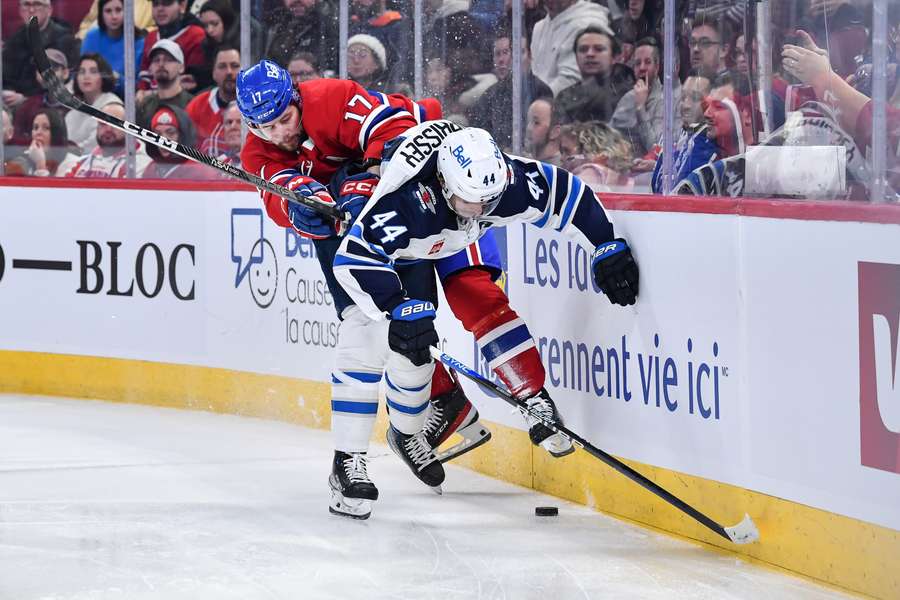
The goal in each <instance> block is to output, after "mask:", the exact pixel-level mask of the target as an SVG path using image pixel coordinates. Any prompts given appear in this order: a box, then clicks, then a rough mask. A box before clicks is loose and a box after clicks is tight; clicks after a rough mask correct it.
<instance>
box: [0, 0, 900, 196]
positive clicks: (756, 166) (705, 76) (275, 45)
mask: <svg viewBox="0 0 900 600" xmlns="http://www.w3.org/2000/svg"><path fill="white" fill-rule="evenodd" d="M244 1H246V2H249V4H250V14H251V17H250V18H249V19H245V20H244V21H243V23H244V25H245V27H247V28H249V30H250V35H249V38H250V45H249V54H250V56H242V55H241V33H242V31H241V25H242V20H241V19H240V9H241V6H240V4H241V1H240V0H134V13H133V19H134V39H135V43H134V57H135V58H134V72H135V73H136V76H135V78H134V80H133V81H132V82H130V83H129V82H127V81H126V77H125V35H124V28H125V18H124V11H125V5H124V0H2V30H0V34H2V35H0V38H2V45H3V74H2V113H3V114H2V119H3V121H2V132H3V135H2V152H3V161H2V168H3V171H4V174H5V175H18V176H34V177H47V176H53V177H124V176H126V173H127V169H126V163H127V161H128V156H127V155H128V153H129V152H127V150H128V145H129V144H130V145H132V146H133V152H132V154H133V159H132V160H133V161H134V166H133V170H134V173H135V175H136V176H138V177H147V178H177V179H212V178H217V177H218V176H219V175H218V173H217V172H216V171H214V170H212V169H209V168H207V167H204V166H200V165H197V164H194V163H191V162H189V161H187V162H186V161H184V160H183V159H181V158H180V157H178V156H175V155H172V154H170V153H168V152H166V151H165V150H160V149H159V148H156V147H153V146H149V145H148V146H146V147H145V146H144V145H143V144H142V143H140V142H138V141H136V140H135V139H134V138H126V136H125V135H124V134H123V133H122V132H119V131H117V130H115V129H113V128H112V127H109V126H107V125H104V124H98V123H97V122H96V121H95V120H94V119H92V118H90V117H87V116H85V115H83V114H81V113H78V112H74V111H67V109H66V108H65V107H63V106H60V105H59V104H57V103H55V102H54V101H53V99H52V98H50V97H48V95H47V94H46V93H45V91H44V89H43V87H42V86H41V81H40V75H39V74H37V73H36V68H35V65H34V62H33V60H32V59H31V57H30V52H29V50H28V46H27V43H26V40H25V33H24V25H23V24H24V22H25V21H26V20H27V19H29V18H31V17H32V16H34V17H36V18H37V19H38V22H39V24H40V27H41V31H42V37H43V41H44V46H45V47H46V48H47V55H48V57H49V59H50V61H51V63H52V64H53V68H54V71H55V73H56V74H57V76H58V77H59V78H60V79H62V80H65V81H66V82H67V85H68V86H69V88H70V89H71V90H72V91H73V93H74V94H75V95H76V96H77V97H79V98H80V99H82V100H83V101H84V102H86V103H88V104H91V105H93V106H95V107H96V108H98V109H100V110H103V111H104V112H107V113H109V114H112V115H115V116H117V117H119V118H125V115H126V106H125V97H126V94H125V91H126V87H130V89H132V90H134V92H135V93H134V116H135V120H136V122H137V123H139V124H140V125H142V126H144V127H147V128H151V129H153V130H154V131H156V132H157V133H160V134H162V135H165V136H166V137H169V138H171V139H175V140H178V141H180V142H182V143H184V144H188V145H192V146H196V147H198V148H200V149H201V150H202V151H203V152H206V153H208V154H211V155H214V156H217V157H219V158H220V159H221V160H226V161H230V162H232V163H239V157H238V155H239V151H240V148H241V144H242V141H243V135H244V133H243V132H242V124H241V119H240V114H239V112H238V110H237V108H236V105H235V103H234V100H235V78H236V76H237V74H238V71H239V70H240V68H241V66H242V65H249V64H252V63H254V62H256V61H258V60H259V59H261V58H269V59H271V60H274V61H276V62H278V63H280V64H281V65H283V66H284V67H286V68H287V69H288V70H289V72H290V73H291V76H292V77H293V78H294V80H295V81H297V82H301V81H305V80H309V79H314V78H320V77H339V76H340V75H341V71H345V76H346V77H347V78H350V79H353V80H355V81H357V82H359V83H360V84H361V85H363V86H364V87H366V88H367V89H373V90H378V91H383V92H386V93H391V92H400V93H403V94H406V95H408V96H410V97H414V98H415V97H417V96H429V97H436V98H438V99H439V100H440V101H441V102H442V104H443V107H444V115H445V117H447V118H450V119H453V120H455V121H457V122H459V123H460V124H464V125H473V126H478V127H483V128H485V129H487V130H489V131H490V132H491V133H492V134H493V135H494V137H495V138H496V139H497V141H498V143H500V144H501V145H502V146H503V147H504V149H505V150H507V151H510V152H514V153H517V154H522V155H525V156H530V157H534V158H537V159H540V160H543V161H546V162H550V163H553V164H556V165H560V166H563V167H565V168H567V169H569V170H571V171H574V172H575V173H576V174H578V175H579V176H580V177H582V178H583V179H584V180H585V181H586V182H587V183H588V184H590V185H591V186H592V187H593V188H594V189H596V190H598V191H616V192H627V193H651V192H652V193H663V192H667V191H673V192H674V193H677V194H683V195H684V194H694V195H714V196H756V197H785V198H819V199H848V200H872V201H878V202H882V201H895V200H896V199H897V194H896V190H900V164H898V154H900V147H898V145H900V86H898V85H897V76H896V72H897V57H898V45H900V2H897V1H895V0H890V1H888V2H885V3H883V5H886V7H887V10H886V11H885V12H883V13H882V12H880V11H879V10H876V9H873V2H872V0H786V1H779V2H771V3H769V2H758V1H756V0H675V1H674V3H673V6H674V10H672V8H671V7H670V9H669V10H670V12H669V14H673V15H674V18H673V21H674V25H673V29H674V40H675V42H674V45H672V47H668V48H667V47H666V45H665V44H664V40H665V36H664V26H665V19H664V15H665V14H666V10H665V5H664V2H663V0H593V1H592V0H521V2H522V4H520V5H519V4H517V12H516V14H517V15H518V14H520V13H521V20H520V21H519V22H518V23H517V24H516V25H517V27H515V28H514V27H513V21H512V15H513V6H512V2H511V0H422V1H421V4H420V5H419V7H420V10H421V12H420V14H421V19H422V20H421V32H422V33H421V39H422V40H423V42H422V45H421V54H420V55H419V56H420V57H421V60H420V62H419V63H418V64H419V65H420V69H419V72H418V73H417V72H416V66H417V61H416V60H415V57H416V50H417V49H416V48H415V44H414V39H415V36H414V18H413V16H414V15H415V14H416V10H415V8H416V6H415V5H414V3H413V0H343V1H344V2H346V4H347V11H348V23H347V26H348V33H347V36H346V39H347V43H346V44H345V45H343V44H341V43H340V35H339V31H340V14H341V10H340V8H341V6H340V3H341V1H342V0H244ZM516 1H517V2H519V1H520V0H516ZM763 6H765V13H762V14H764V15H765V19H760V18H759V17H758V15H759V14H760V11H761V10H762V7H763ZM879 24H880V25H881V27H882V29H883V30H884V31H885V32H886V35H885V36H884V37H883V38H876V36H874V32H875V26H876V25H879ZM760 28H763V29H764V30H761V29H760ZM514 29H516V30H517V31H521V40H518V41H516V40H514V39H513V33H512V32H513V30H514ZM879 39H883V41H884V42H885V43H884V45H883V47H882V52H883V54H884V55H885V56H886V61H885V63H884V64H883V67H884V69H885V70H886V75H885V76H884V77H881V74H880V73H881V70H880V69H875V68H873V52H874V50H875V49H876V48H877V46H878V44H879V43H880V41H879ZM514 48H520V49H521V54H520V57H519V60H518V61H514V60H513V51H514ZM245 50H247V47H246V46H245ZM245 54H247V52H245ZM342 56H343V57H345V60H346V62H345V63H343V64H342V63H341V61H340V57H342ZM667 57H668V58H667ZM667 60H669V61H671V62H672V65H671V72H672V74H673V77H672V78H671V80H670V92H669V95H670V97H671V102H669V103H667V102H666V95H667V94H666V93H665V92H666V91H667V90H666V86H664V82H665V78H664V77H663V74H664V70H665V66H666V61H667ZM514 62H518V63H519V64H520V68H519V69H518V70H517V71H516V70H515V69H514ZM876 65H877V63H876ZM876 79H878V80H879V81H883V82H884V86H885V90H886V91H885V92H884V93H885V99H886V105H885V113H884V115H885V116H884V121H879V120H877V119H875V115H876V114H877V113H876V111H875V103H873V101H872V97H873V90H874V89H875V86H874V85H873V82H874V81H875V80H876ZM514 88H515V90H516V91H517V92H519V93H518V94H514ZM879 89H880V88H879ZM516 95H519V97H520V98H521V102H520V105H519V106H513V98H514V97H515V96H516ZM667 121H668V122H669V123H670V124H671V131H670V132H666V122H667ZM879 123H883V127H878V126H877V125H878V124H879ZM517 126H518V130H517V131H514V130H515V129H516V127H517ZM667 139H668V140H670V142H671V145H670V146H667V145H666V144H665V141H666V140H667ZM879 144H880V147H882V148H885V149H886V155H885V157H884V160H883V161H882V162H883V165H882V164H879V163H878V161H875V162H874V163H873V154H874V152H873V149H874V148H876V146H879ZM669 152H671V157H666V154H668V153H669ZM823 166H824V167H825V168H823ZM664 167H666V168H664ZM882 172H883V173H884V177H883V178H882V179H881V180H880V185H878V184H876V180H878V179H879V174H880V173H882Z"/></svg>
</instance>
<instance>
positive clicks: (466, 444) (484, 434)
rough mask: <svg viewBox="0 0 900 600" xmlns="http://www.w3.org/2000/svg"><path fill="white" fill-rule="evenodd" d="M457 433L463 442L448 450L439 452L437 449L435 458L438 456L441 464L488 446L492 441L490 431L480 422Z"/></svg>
mask: <svg viewBox="0 0 900 600" xmlns="http://www.w3.org/2000/svg"><path fill="white" fill-rule="evenodd" d="M456 433H458V434H459V435H461V436H462V440H460V441H459V442H457V443H456V444H454V445H452V446H450V447H449V448H447V449H446V450H441V451H440V452H437V449H435V456H437V459H438V460H439V461H440V462H442V463H445V462H447V461H449V460H453V459H454V458H456V457H458V456H462V455H463V454H465V453H466V452H469V451H470V450H474V449H475V448H478V447H479V446H483V445H484V444H487V443H488V442H489V441H490V439H491V432H490V430H489V429H487V428H486V427H484V426H483V425H481V424H480V423H479V422H478V421H475V422H474V423H472V424H471V425H468V426H466V427H463V428H462V429H460V430H459V431H457V432H456Z"/></svg>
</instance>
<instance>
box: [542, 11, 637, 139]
mask: <svg viewBox="0 0 900 600" xmlns="http://www.w3.org/2000/svg"><path fill="white" fill-rule="evenodd" d="M572 47H573V49H574V51H575V61H576V64H577V65H578V72H579V73H580V74H581V81H580V82H578V83H576V84H575V85H572V86H569V87H567V88H566V89H564V90H563V91H561V92H560V93H559V95H557V97H556V110H557V111H558V113H559V120H560V122H561V123H573V122H576V121H577V122H584V121H608V120H609V119H610V117H612V115H613V112H614V111H615V110H616V105H617V104H618V103H619V100H620V99H621V98H622V96H624V95H625V93H626V92H628V90H630V89H631V88H632V86H633V85H634V73H633V72H632V70H631V69H630V68H629V67H627V66H626V65H623V64H622V63H619V62H616V58H617V57H618V56H619V55H620V52H621V48H620V47H619V42H618V40H616V38H615V37H614V36H613V35H612V34H611V33H610V32H609V30H607V29H602V28H599V27H588V28H587V29H585V30H583V31H581V32H580V33H579V34H578V35H577V36H576V37H575V41H574V43H573V44H572Z"/></svg>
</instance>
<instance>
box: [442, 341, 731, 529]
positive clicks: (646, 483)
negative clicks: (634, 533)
mask: <svg viewBox="0 0 900 600" xmlns="http://www.w3.org/2000/svg"><path fill="white" fill-rule="evenodd" d="M431 354H432V356H433V357H434V358H435V359H437V360H440V361H441V362H442V363H444V364H445V365H447V366H448V367H450V368H452V369H453V370H455V371H456V372H458V373H460V374H461V375H463V376H465V377H466V378H468V379H470V380H472V381H474V382H475V383H476V384H478V385H479V386H481V387H482V388H483V389H485V390H487V391H488V392H489V393H491V394H493V395H495V396H498V397H499V398H500V399H501V400H503V401H505V402H507V403H509V404H512V405H513V406H515V407H516V408H518V409H519V410H521V411H523V412H526V413H528V414H529V415H530V416H532V417H534V418H535V419H538V420H539V421H541V422H542V423H543V424H544V425H546V426H547V427H549V428H550V429H552V430H553V431H555V432H556V433H561V434H563V435H565V436H566V437H568V438H569V439H571V440H572V443H574V444H576V445H578V446H580V447H581V448H582V449H583V450H584V451H585V452H587V453H588V454H590V455H591V456H593V457H595V458H598V459H600V460H601V461H603V462H604V463H606V464H607V465H608V466H610V467H612V468H613V469H615V470H616V471H618V472H619V473H621V474H622V475H624V476H625V477H627V478H628V479H630V480H631V481H633V482H635V483H636V484H638V485H639V486H641V487H642V488H644V489H646V490H647V491H649V492H651V493H653V494H655V495H657V496H659V497H660V498H662V499H663V500H665V501H666V502H668V503H669V504H671V505H672V506H674V507H675V508H677V509H678V510H680V511H682V512H683V513H685V514H687V515H688V516H689V517H691V518H692V519H694V520H696V521H698V522H699V523H701V524H702V525H704V526H705V527H707V528H708V529H710V530H712V531H713V532H715V533H717V534H719V535H720V536H722V537H723V538H725V539H726V540H728V541H732V540H731V536H729V535H728V533H727V532H726V531H725V528H724V527H723V526H722V525H720V524H719V523H717V522H715V521H713V520H712V519H710V518H709V517H707V516H706V515H705V514H703V513H702V512H700V511H699V510H697V509H696V508H694V507H693V506H691V505H690V504H688V503H687V502H685V501H684V500H682V499H681V498H679V497H678V496H676V495H675V494H673V493H671V492H669V491H668V490H666V489H665V488H663V487H661V486H659V485H657V484H656V483H654V482H652V481H650V480H649V479H647V478H646V477H644V476H643V475H641V474H640V473H638V472H637V471H635V470H634V469H632V468H631V467H629V466H628V465H626V464H625V463H623V462H622V461H620V460H619V459H617V458H616V457H614V456H612V455H611V454H608V453H606V452H604V451H603V450H601V449H599V448H597V447H596V446H594V445H593V444H591V443H590V442H589V441H587V440H586V439H584V438H583V437H581V436H580V435H578V434H577V433H574V432H573V431H572V430H570V429H569V428H568V427H566V426H565V425H561V424H558V423H556V422H555V421H553V420H551V419H546V418H543V417H541V416H540V415H538V414H537V413H534V412H532V411H531V409H530V408H528V406H527V405H526V404H525V403H524V402H523V401H521V400H519V399H517V398H516V397H515V396H513V395H512V394H510V393H509V392H508V391H507V390H505V389H503V388H501V387H500V386H499V385H497V384H496V383H494V382H493V381H490V380H489V379H486V378H485V377H482V376H481V375H480V374H479V373H477V372H476V371H473V370H472V369H470V368H469V367H467V366H466V365H464V364H463V363H461V362H459V361H458V360H456V359H455V358H453V357H452V356H450V355H448V354H444V353H443V352H441V351H439V350H438V349H437V348H432V352H431Z"/></svg>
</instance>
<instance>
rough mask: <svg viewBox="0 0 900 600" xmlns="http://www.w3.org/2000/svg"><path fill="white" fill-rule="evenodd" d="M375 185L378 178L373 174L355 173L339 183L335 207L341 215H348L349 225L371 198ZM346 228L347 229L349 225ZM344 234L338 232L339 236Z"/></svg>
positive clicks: (340, 231)
mask: <svg viewBox="0 0 900 600" xmlns="http://www.w3.org/2000/svg"><path fill="white" fill-rule="evenodd" d="M376 185H378V176H377V175H375V174H373V173H357V174H356V175H351V176H350V177H347V178H346V179H345V180H344V181H343V182H341V187H340V190H339V191H338V198H337V207H338V208H339V209H340V211H341V212H343V213H350V215H351V216H352V218H351V219H350V221H351V223H352V222H353V221H355V220H356V217H358V216H359V213H360V212H362V209H363V207H364V206H365V205H366V202H368V201H369V198H371V197H372V193H373V192H374V191H375V186H376ZM346 227H349V223H348V224H347V225H346V226H345V228H346ZM344 233H345V232H344V231H342V230H338V234H339V235H343V234H344Z"/></svg>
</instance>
